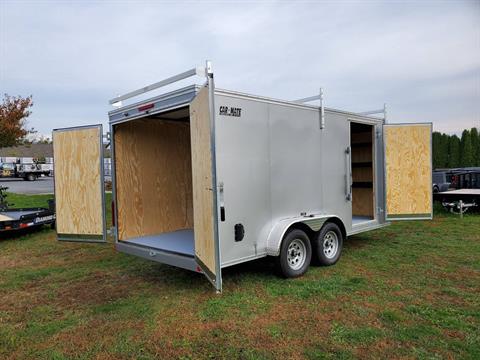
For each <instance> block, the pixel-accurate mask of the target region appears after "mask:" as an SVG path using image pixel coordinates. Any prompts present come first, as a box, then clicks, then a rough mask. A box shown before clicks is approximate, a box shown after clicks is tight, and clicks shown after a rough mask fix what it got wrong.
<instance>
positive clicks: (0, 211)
mask: <svg viewBox="0 0 480 360" xmlns="http://www.w3.org/2000/svg"><path fill="white" fill-rule="evenodd" d="M6 190H7V188H6V187H1V186H0V234H2V233H4V232H6V231H14V230H21V229H27V228H33V227H39V226H42V225H51V226H53V225H54V224H55V218H56V217H55V205H54V203H53V200H51V201H49V203H48V208H42V207H35V208H19V209H15V208H9V207H8V204H7V199H6V194H5V191H6Z"/></svg>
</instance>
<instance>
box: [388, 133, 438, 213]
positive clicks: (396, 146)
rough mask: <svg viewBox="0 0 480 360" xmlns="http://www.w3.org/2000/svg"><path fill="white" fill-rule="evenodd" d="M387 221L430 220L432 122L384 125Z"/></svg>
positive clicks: (431, 207)
mask: <svg viewBox="0 0 480 360" xmlns="http://www.w3.org/2000/svg"><path fill="white" fill-rule="evenodd" d="M383 139H384V144H385V172H386V174H385V187H386V194H385V195H386V196H385V202H386V220H415V219H417V220H420V219H432V215H433V199H432V124H426V123H423V124H389V125H384V126H383Z"/></svg>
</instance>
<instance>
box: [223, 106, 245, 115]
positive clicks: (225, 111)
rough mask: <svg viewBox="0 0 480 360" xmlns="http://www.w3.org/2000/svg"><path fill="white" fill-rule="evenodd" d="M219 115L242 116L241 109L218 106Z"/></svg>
mask: <svg viewBox="0 0 480 360" xmlns="http://www.w3.org/2000/svg"><path fill="white" fill-rule="evenodd" d="M220 115H225V116H236V117H240V116H242V109H241V108H237V107H228V106H220Z"/></svg>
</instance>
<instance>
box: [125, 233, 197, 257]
mask: <svg viewBox="0 0 480 360" xmlns="http://www.w3.org/2000/svg"><path fill="white" fill-rule="evenodd" d="M123 242H124V243H127V244H133V245H140V246H143V247H148V248H152V249H156V250H161V251H167V252H170V253H175V254H180V255H187V256H194V254H195V249H194V248H195V240H194V236H193V230H178V231H174V232H170V233H165V234H158V235H148V236H141V237H137V238H131V239H128V240H125V241H123Z"/></svg>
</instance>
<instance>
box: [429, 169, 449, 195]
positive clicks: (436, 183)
mask: <svg viewBox="0 0 480 360" xmlns="http://www.w3.org/2000/svg"><path fill="white" fill-rule="evenodd" d="M432 181H433V183H432V188H433V193H434V194H435V193H438V192H442V191H447V190H448V188H449V187H450V183H449V182H448V181H447V173H446V172H445V171H434V172H433V175H432Z"/></svg>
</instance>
